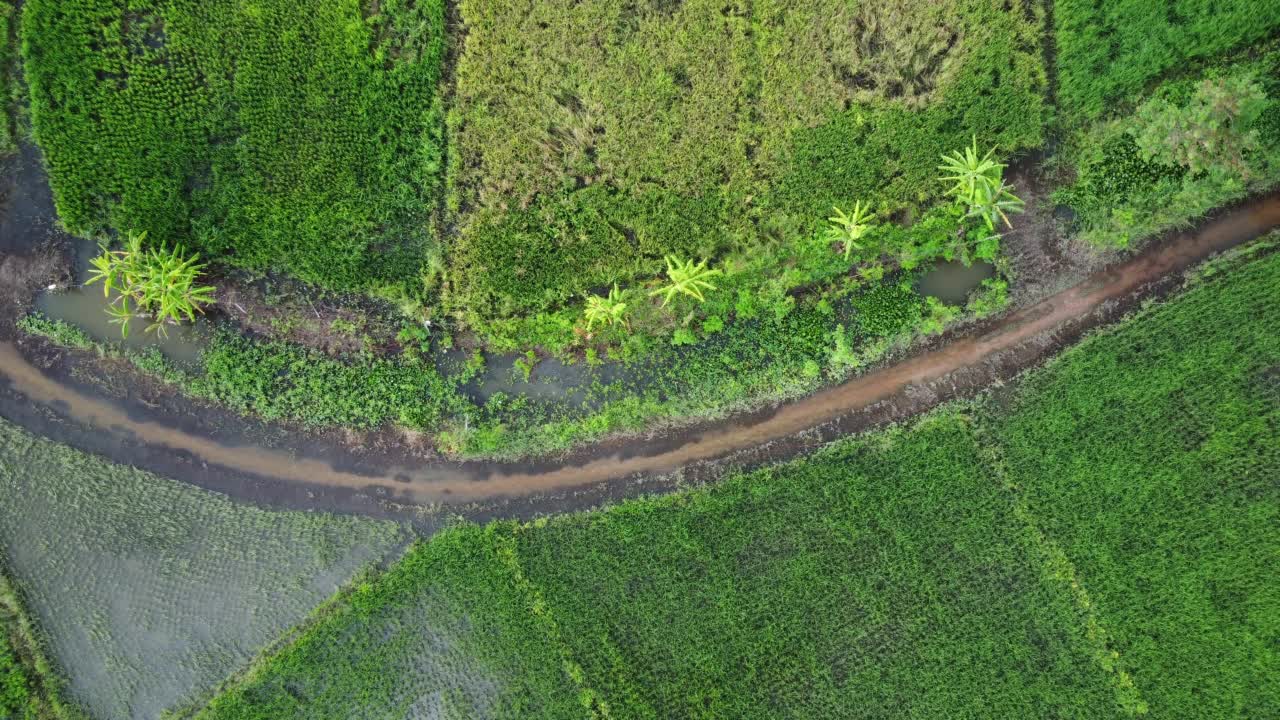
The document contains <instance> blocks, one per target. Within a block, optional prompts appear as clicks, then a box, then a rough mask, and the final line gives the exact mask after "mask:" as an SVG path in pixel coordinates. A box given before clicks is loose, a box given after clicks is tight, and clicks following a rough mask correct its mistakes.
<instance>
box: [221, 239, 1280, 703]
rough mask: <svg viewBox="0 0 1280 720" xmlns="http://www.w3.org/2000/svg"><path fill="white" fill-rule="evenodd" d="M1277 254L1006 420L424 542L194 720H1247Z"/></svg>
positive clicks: (977, 410)
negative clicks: (441, 638) (445, 636)
mask: <svg viewBox="0 0 1280 720" xmlns="http://www.w3.org/2000/svg"><path fill="white" fill-rule="evenodd" d="M1274 243H1275V240H1274V239H1272V240H1271V241H1269V242H1263V243H1260V244H1258V245H1255V246H1253V248H1252V249H1251V251H1247V252H1244V253H1241V254H1240V256H1238V257H1235V258H1232V259H1229V260H1225V261H1217V262H1215V263H1212V264H1210V265H1209V266H1207V267H1206V268H1205V269H1204V270H1202V271H1201V273H1200V276H1199V278H1198V279H1196V280H1194V281H1193V282H1192V283H1191V284H1190V286H1189V287H1188V289H1186V290H1185V291H1184V292H1183V294H1181V295H1180V296H1178V297H1176V298H1174V299H1171V300H1169V301H1167V302H1165V303H1163V304H1159V305H1156V306H1155V307H1152V308H1149V309H1146V310H1144V311H1142V312H1140V313H1139V314H1138V315H1137V316H1136V317H1133V318H1131V319H1129V320H1128V321H1126V322H1124V323H1123V324H1121V325H1119V326H1118V327H1116V328H1114V329H1112V330H1107V331H1104V332H1100V333H1098V334H1097V335H1095V336H1094V337H1092V338H1091V339H1089V340H1087V341H1086V342H1085V343H1083V344H1081V345H1080V346H1078V347H1075V348H1073V349H1071V350H1068V351H1067V352H1066V353H1064V355H1063V356H1062V357H1061V358H1060V359H1058V360H1056V361H1054V362H1052V363H1050V364H1049V365H1048V366H1047V367H1045V368H1044V369H1042V370H1039V371H1036V372H1034V373H1032V375H1031V376H1030V377H1029V378H1028V379H1027V380H1026V381H1025V383H1024V384H1023V385H1022V386H1020V387H1019V388H1018V390H1017V391H1016V393H1015V396H1014V399H1013V400H1012V405H1011V406H1009V407H1007V408H1006V407H1003V406H1001V404H1000V403H997V402H995V401H994V399H989V400H986V401H981V402H978V403H977V404H969V405H964V404H962V405H958V406H953V407H951V408H949V409H944V410H942V411H939V412H937V413H935V414H933V415H931V416H929V417H926V418H925V419H923V420H921V421H919V422H918V423H916V424H914V425H912V426H909V427H901V428H895V429H890V430H887V431H881V432H877V433H873V434H869V435H866V436H862V437H857V438H850V439H846V440H842V441H839V442H836V443H834V444H832V445H831V446H829V447H827V448H826V449H824V450H822V451H820V452H819V453H817V454H815V455H813V456H811V457H809V458H805V459H800V460H797V461H794V462H792V463H789V464H784V465H778V466H776V467H773V468H769V469H765V470H761V471H757V472H753V473H749V474H745V475H738V476H735V477H732V478H730V479H728V480H726V481H724V482H722V483H720V484H718V485H715V486H712V487H709V488H704V489H698V490H691V491H687V492H684V493H680V494H676V495H671V496H667V497H662V498H655V499H642V500H634V501H629V502H624V503H622V504H620V505H618V506H616V507H613V508H611V509H607V510H604V511H595V512H585V513H578V514H574V515H568V516H561V517H557V518H551V519H542V520H538V521H534V522H529V523H512V522H500V523H495V524H491V525H489V526H486V527H477V526H463V527H460V528H456V529H454V530H451V531H448V532H446V533H444V534H442V535H438V536H436V537H434V538H432V539H431V540H428V541H423V542H421V543H419V544H418V545H417V546H416V547H415V548H414V549H412V550H411V551H410V552H409V554H408V555H407V556H406V559H405V560H404V561H403V562H402V563H401V564H399V565H398V566H396V567H395V568H394V569H392V570H391V571H389V572H388V573H387V574H386V575H384V576H382V577H380V578H378V579H375V580H371V581H370V582H369V584H368V585H367V586H361V587H360V588H359V589H358V590H357V591H355V592H353V593H351V594H349V595H346V596H342V597H339V598H337V599H336V600H335V602H334V604H333V605H331V606H330V607H328V608H326V609H325V610H324V611H322V612H321V613H320V614H319V615H318V616H317V617H316V618H314V620H313V622H312V623H311V624H309V625H308V626H307V627H306V628H305V629H304V630H303V631H302V632H301V634H300V635H299V637H298V640H297V641H296V642H295V643H294V644H292V645H289V646H287V647H285V648H283V649H282V650H281V651H280V652H279V653H277V654H274V655H270V656H267V657H265V658H264V659H263V660H262V661H261V662H260V663H259V664H258V665H257V667H256V669H255V671H254V672H252V673H250V674H248V675H246V676H244V677H243V678H241V680H240V682H238V683H237V684H235V685H234V686H233V687H232V688H231V689H230V690H229V691H228V693H227V694H225V695H223V696H221V697H219V698H217V699H215V700H214V702H213V703H212V704H210V705H209V706H208V707H206V708H205V709H204V710H203V712H202V713H200V714H199V716H198V717H200V718H203V719H205V720H242V719H245V718H291V717H298V718H301V717H308V718H335V719H336V718H346V717H388V716H393V717H402V716H409V717H438V716H445V717H451V716H452V717H549V718H579V717H581V718H624V717H625V718H633V717H635V718H668V717H689V718H721V717H735V718H750V717H761V718H782V717H795V718H817V717H851V716H859V717H909V718H937V717H976V718H1009V717H1058V718H1067V717H1079V718H1104V717H1137V716H1149V717H1205V718H1210V717H1212V718H1242V719H1243V718H1258V717H1271V716H1274V715H1276V714H1277V712H1280V685H1277V683H1276V678H1277V677H1280V665H1278V664H1277V663H1278V662H1280V654H1277V652H1276V639H1277V637H1280V585H1277V583H1276V582H1275V580H1274V573H1273V572H1270V570H1269V566H1270V565H1272V564H1274V562H1273V560H1274V558H1275V557H1276V555H1277V552H1280V533H1277V528H1280V522H1277V521H1278V520H1280V518H1278V517H1277V512H1278V511H1277V508H1280V497H1278V496H1277V492H1278V488H1277V486H1276V484H1275V482H1274V479H1275V478H1276V477H1277V476H1278V475H1280V454H1278V453H1277V448H1278V447H1280V443H1277V442H1276V441H1277V438H1278V437H1280V433H1278V432H1277V418H1278V416H1277V413H1280V383H1277V379H1276V371H1277V368H1280V341H1278V338H1280V307H1278V306H1277V298H1280V292H1277V291H1278V290H1280V287H1278V284H1280V254H1276V253H1274V252H1272V251H1271V250H1269V249H1268V248H1273V247H1274ZM445 617H447V618H452V619H451V620H449V621H448V622H445V623H444V626H445V627H451V628H453V631H452V633H451V634H450V638H451V639H450V641H449V642H447V643H442V644H441V645H442V647H443V650H442V649H440V648H439V647H438V648H437V649H436V650H435V651H434V652H433V653H432V654H431V655H430V656H429V659H428V658H424V657H423V656H421V655H420V654H419V653H420V652H421V649H422V647H423V646H422V643H423V637H424V635H425V636H426V637H432V638H434V637H436V636H437V634H438V632H439V631H438V630H436V628H439V627H441V624H442V623H441V618H445ZM461 618H465V620H460V619H461ZM425 628H432V630H431V631H430V633H425V632H424V629H425ZM371 637H376V638H382V643H383V644H385V646H386V647H388V648H389V650H387V651H386V652H383V651H382V649H381V645H379V644H378V643H377V642H375V641H371V640H370V639H369V638H371ZM350 638H359V640H355V641H349V640H348V639H350ZM460 650H461V652H460ZM411 658H417V659H416V660H410V659H411ZM445 664H447V665H448V667H450V668H459V667H468V668H471V670H470V671H469V672H467V673H465V674H464V675H465V678H466V679H465V680H464V679H463V675H450V674H449V673H448V672H445V671H443V670H441V667H442V666H443V665H445ZM406 667H409V668H411V669H410V670H409V671H408V672H406V671H405V669H404V668H406ZM424 674H425V676H426V677H430V678H432V680H431V681H430V682H428V683H427V684H426V685H425V687H429V688H431V692H430V693H429V694H428V695H426V696H427V697H430V698H432V702H434V703H437V704H436V705H433V706H432V707H433V708H437V709H438V708H440V707H443V705H441V704H439V702H438V701H437V700H436V699H437V698H455V699H456V702H455V703H454V704H453V705H450V706H449V708H450V710H451V711H453V712H455V714H454V715H448V714H445V713H443V711H439V712H437V710H435V709H433V710H432V711H430V712H425V711H422V708H423V707H424V706H423V705H422V704H421V699H422V698H423V697H424V695H423V694H422V693H420V692H418V691H416V690H415V691H412V692H411V691H409V690H407V689H406V688H409V687H412V688H422V687H424V685H423V681H422V678H423V677H424ZM476 678H487V681H486V682H487V683H489V684H488V685H486V687H488V688H489V689H490V691H491V692H490V693H489V694H486V693H484V692H483V690H482V688H480V687H477V684H476ZM485 698H488V699H487V700H486V699H485ZM415 702H417V703H418V704H415Z"/></svg>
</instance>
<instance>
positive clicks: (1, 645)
mask: <svg viewBox="0 0 1280 720" xmlns="http://www.w3.org/2000/svg"><path fill="white" fill-rule="evenodd" d="M31 689H32V681H31V678H29V677H28V676H27V671H26V668H24V667H23V666H22V664H21V663H19V662H18V657H17V655H15V654H14V652H13V649H12V648H10V647H9V642H8V638H7V637H3V636H0V720H27V718H36V717H38V716H37V715H35V711H34V700H33V699H32V697H31V695H32V692H31Z"/></svg>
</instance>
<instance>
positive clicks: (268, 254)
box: [22, 0, 444, 288]
mask: <svg viewBox="0 0 1280 720" xmlns="http://www.w3.org/2000/svg"><path fill="white" fill-rule="evenodd" d="M367 7H368V5H367V4H361V3H358V2H356V0H340V1H329V0H308V1H307V2H304V3H301V4H299V3H297V2H292V1H286V0H268V1H267V2H261V3H252V4H246V3H242V2H236V1H234V0H180V1H179V2H172V3H163V4H161V3H153V2H143V3H132V4H129V5H128V7H126V6H125V4H123V3H120V2H117V1H116V0H29V1H28V2H27V3H26V4H25V6H24V9H23V23H22V46H23V57H24V62H25V71H26V78H27V81H28V83H29V85H30V94H31V119H32V125H33V130H34V132H35V137H36V139H37V140H38V141H39V143H40V145H41V147H42V148H43V149H44V151H45V155H46V158H47V161H48V165H49V173H50V181H51V183H52V186H53V191H54V199H55V201H56V203H57V206H58V214H59V216H60V218H61V219H62V221H63V222H64V223H65V224H66V225H67V227H68V228H70V229H71V230H72V231H74V232H88V231H96V230H101V229H104V228H136V229H138V230H145V231H147V232H148V233H149V235H150V237H151V238H153V239H155V240H161V239H163V240H167V241H169V242H182V243H183V244H186V245H188V246H189V247H191V248H193V249H195V250H198V251H200V252H201V253H202V254H204V255H205V256H206V257H209V258H211V259H221V260H224V261H227V262H231V263H234V264H237V265H241V266H244V267H250V268H259V269H261V268H277V269H283V270H287V271H289V272H292V273H294V274H296V275H298V276H299V277H302V278H304V279H306V280H309V281H312V282H316V283H319V284H322V285H326V286H331V287H339V288H372V287H378V286H383V285H388V284H401V285H406V286H410V287H412V286H413V285H414V284H416V283H417V282H418V281H417V277H418V272H419V267H420V266H421V265H422V262H423V257H424V253H425V251H426V249H427V246H428V242H429V240H428V226H429V224H430V220H431V215H432V212H431V209H432V208H433V207H434V205H435V203H436V198H437V197H438V194H437V193H438V190H439V186H440V181H439V175H440V172H439V171H440V164H441V157H442V152H443V151H442V140H441V132H442V130H441V126H442V114H441V111H440V109H439V102H438V98H437V95H436V91H437V83H438V81H439V78H440V64H441V61H442V57H443V52H444V11H443V3H442V2H440V0H419V1H416V2H415V1H414V0H383V2H381V3H377V4H375V5H373V7H376V8H377V9H378V11H377V14H368V13H367V11H366V9H367Z"/></svg>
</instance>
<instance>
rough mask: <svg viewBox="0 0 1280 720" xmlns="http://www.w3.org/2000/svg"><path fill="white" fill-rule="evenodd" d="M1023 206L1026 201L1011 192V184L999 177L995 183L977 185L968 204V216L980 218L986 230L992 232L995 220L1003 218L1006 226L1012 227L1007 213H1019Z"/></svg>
mask: <svg viewBox="0 0 1280 720" xmlns="http://www.w3.org/2000/svg"><path fill="white" fill-rule="evenodd" d="M1025 208H1026V203H1024V202H1022V199H1021V198H1019V197H1018V196H1017V195H1014V194H1013V186H1011V185H1009V184H1008V183H1006V182H1005V181H1004V180H1003V179H1001V180H1000V182H999V183H997V184H995V185H990V186H982V187H979V189H978V193H977V195H976V196H975V197H974V200H973V203H972V204H971V205H970V206H969V217H977V218H982V221H983V222H984V223H985V224H986V226H987V230H989V231H991V232H993V233H994V232H995V231H996V223H997V221H999V220H1003V221H1004V224H1005V226H1006V227H1009V228H1012V227H1013V223H1012V222H1011V221H1010V220H1009V215H1008V213H1011V212H1016V213H1020V212H1022V211H1023V210H1024V209H1025Z"/></svg>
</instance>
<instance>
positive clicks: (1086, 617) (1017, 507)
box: [972, 414, 1149, 717]
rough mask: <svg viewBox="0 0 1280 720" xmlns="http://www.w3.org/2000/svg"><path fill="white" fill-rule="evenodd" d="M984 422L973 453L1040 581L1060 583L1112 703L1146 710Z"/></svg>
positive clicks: (1133, 712)
mask: <svg viewBox="0 0 1280 720" xmlns="http://www.w3.org/2000/svg"><path fill="white" fill-rule="evenodd" d="M989 423H990V418H989V417H986V415H985V414H979V415H978V416H977V417H975V418H974V422H973V423H972V433H973V440H974V443H975V444H976V445H977V446H978V452H979V453H980V454H982V455H985V456H986V460H987V466H988V467H989V468H990V470H991V473H992V475H994V478H993V479H994V480H995V481H996V482H998V483H999V484H1000V485H1001V487H1002V488H1003V489H1004V490H1005V492H1007V493H1008V494H1009V497H1010V500H1011V502H1010V507H1011V508H1012V513H1013V518H1014V519H1015V520H1016V521H1017V522H1018V523H1019V525H1021V526H1022V528H1023V532H1024V534H1025V535H1026V539H1027V544H1028V550H1029V551H1030V552H1031V553H1033V557H1032V558H1031V560H1032V561H1033V562H1035V564H1036V566H1037V567H1039V568H1040V571H1041V574H1042V575H1043V577H1044V578H1045V579H1047V580H1048V581H1050V582H1052V583H1054V584H1056V585H1060V586H1062V587H1063V588H1064V589H1065V590H1066V592H1067V593H1068V594H1069V595H1070V597H1071V603H1072V605H1074V606H1075V608H1076V612H1077V614H1078V616H1079V617H1078V620H1079V622H1080V623H1081V625H1082V626H1083V627H1082V629H1083V631H1084V637H1085V639H1086V640H1087V641H1088V645H1089V647H1090V649H1091V650H1092V653H1093V658H1094V660H1095V661H1096V662H1097V664H1098V667H1099V668H1101V669H1102V671H1103V672H1104V673H1105V674H1106V676H1107V680H1108V683H1109V684H1110V685H1111V686H1112V689H1113V690H1114V691H1115V695H1116V702H1117V703H1118V704H1119V705H1120V707H1121V708H1123V709H1124V711H1125V714H1127V715H1129V716H1131V717H1132V716H1137V715H1145V714H1146V713H1147V710H1148V709H1149V708H1148V706H1147V703H1146V701H1145V700H1143V699H1142V692H1141V690H1140V689H1139V688H1138V686H1137V684H1135V683H1134V681H1133V676H1132V675H1131V674H1130V673H1129V672H1128V671H1127V670H1126V669H1125V660H1124V658H1123V657H1122V656H1121V654H1120V652H1119V651H1118V650H1116V649H1115V647H1114V639H1113V635H1112V633H1111V632H1110V631H1109V630H1108V629H1107V626H1106V625H1105V624H1104V623H1103V622H1102V620H1101V619H1100V617H1099V615H1100V613H1099V612H1098V608H1097V606H1096V605H1095V604H1094V602H1093V600H1092V598H1091V597H1090V595H1089V590H1088V588H1087V587H1085V583H1084V582H1083V581H1081V579H1080V575H1079V572H1078V571H1077V570H1076V566H1075V563H1073V562H1072V561H1071V558H1070V557H1068V556H1067V553H1066V552H1065V551H1063V549H1062V547H1061V546H1060V545H1058V543H1057V541H1055V540H1054V539H1053V538H1050V537H1049V536H1048V535H1047V534H1045V531H1044V530H1043V529H1042V528H1041V527H1040V523H1039V522H1038V521H1037V520H1036V517H1035V515H1034V514H1033V513H1032V512H1031V510H1030V508H1028V507H1027V503H1026V500H1025V498H1024V497H1023V494H1022V491H1021V489H1020V488H1019V487H1018V486H1017V485H1016V484H1015V483H1013V482H1012V481H1010V479H1009V473H1008V472H1007V469H1006V467H1005V460H1004V449H1003V448H1002V447H1001V446H1000V443H999V441H998V440H997V439H995V438H993V437H991V436H990V435H989V434H988V431H989V427H988V424H989Z"/></svg>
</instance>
